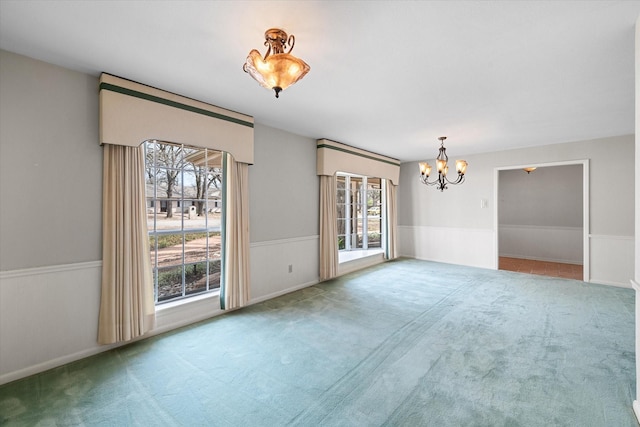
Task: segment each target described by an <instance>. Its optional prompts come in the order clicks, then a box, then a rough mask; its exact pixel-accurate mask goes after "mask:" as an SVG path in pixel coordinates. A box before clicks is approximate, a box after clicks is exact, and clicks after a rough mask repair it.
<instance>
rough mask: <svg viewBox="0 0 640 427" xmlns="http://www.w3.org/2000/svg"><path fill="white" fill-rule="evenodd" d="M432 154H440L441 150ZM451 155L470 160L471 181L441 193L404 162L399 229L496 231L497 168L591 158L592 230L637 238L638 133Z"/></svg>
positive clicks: (399, 201) (416, 166)
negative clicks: (428, 184) (423, 182)
mask: <svg viewBox="0 0 640 427" xmlns="http://www.w3.org/2000/svg"><path fill="white" fill-rule="evenodd" d="M432 154H437V147H435V146H434V149H433V153H432ZM447 154H449V158H450V159H452V160H455V159H458V158H465V160H467V161H468V162H469V167H468V168H467V182H465V183H464V184H462V185H459V186H451V187H450V188H449V189H448V190H445V191H444V192H443V193H441V192H439V191H436V190H435V188H433V187H427V186H425V185H423V184H421V183H420V182H419V179H418V174H419V172H418V164H417V162H408V163H403V164H402V165H401V168H400V181H401V185H400V187H399V189H398V213H399V214H398V224H399V225H401V226H403V225H404V226H434V227H455V228H480V229H492V228H493V220H494V217H493V206H494V196H493V189H494V185H493V182H494V169H495V168H499V167H509V166H518V165H529V164H536V163H553V162H563V161H570V160H583V159H589V161H590V175H591V176H590V203H591V206H590V219H591V224H590V232H591V233H595V234H602V235H613V236H632V235H633V234H634V191H635V190H634V136H633V135H624V136H618V137H611V138H603V139H594V140H588V141H577V142H569V143H565V144H555V145H547V146H541V147H532V148H523V149H517V150H508V151H500V152H496V153H486V154H478V155H473V156H464V155H458V153H455V152H451V153H447ZM461 154H462V153H461ZM480 200H486V201H487V207H486V208H481V207H480Z"/></svg>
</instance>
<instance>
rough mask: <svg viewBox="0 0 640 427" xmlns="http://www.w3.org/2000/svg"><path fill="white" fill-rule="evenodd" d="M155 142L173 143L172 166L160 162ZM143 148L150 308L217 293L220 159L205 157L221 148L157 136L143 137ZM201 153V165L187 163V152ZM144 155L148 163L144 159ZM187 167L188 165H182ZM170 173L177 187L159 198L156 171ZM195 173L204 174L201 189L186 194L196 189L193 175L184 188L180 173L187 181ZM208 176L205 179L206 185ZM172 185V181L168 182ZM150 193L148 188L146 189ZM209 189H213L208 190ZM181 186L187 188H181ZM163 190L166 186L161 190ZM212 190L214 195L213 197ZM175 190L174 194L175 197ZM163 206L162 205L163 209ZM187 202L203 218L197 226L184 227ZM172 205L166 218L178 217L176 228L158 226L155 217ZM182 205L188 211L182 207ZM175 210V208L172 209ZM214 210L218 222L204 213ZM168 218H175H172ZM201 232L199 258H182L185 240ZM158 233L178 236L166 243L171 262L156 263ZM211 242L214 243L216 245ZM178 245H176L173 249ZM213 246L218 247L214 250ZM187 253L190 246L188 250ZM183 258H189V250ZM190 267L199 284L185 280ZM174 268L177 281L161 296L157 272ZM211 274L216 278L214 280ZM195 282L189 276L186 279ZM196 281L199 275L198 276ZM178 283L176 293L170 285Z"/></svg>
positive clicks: (221, 202) (220, 266)
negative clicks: (172, 252)
mask: <svg viewBox="0 0 640 427" xmlns="http://www.w3.org/2000/svg"><path fill="white" fill-rule="evenodd" d="M151 145H152V146H153V147H154V148H153V153H152V156H150V155H149V150H150V146H151ZM160 145H168V146H173V147H177V151H178V152H179V153H180V156H181V157H180V159H179V160H178V161H177V163H176V164H173V165H168V164H166V163H165V164H161V163H159V161H158V147H159V146H160ZM144 150H145V174H146V176H145V184H146V191H145V200H146V213H145V214H146V215H147V236H148V244H149V245H150V252H151V253H150V255H151V264H152V277H153V287H154V302H155V305H156V307H160V306H162V305H163V304H167V303H171V302H175V301H182V300H187V299H189V298H192V297H197V296H202V295H204V294H215V293H217V292H219V290H220V286H221V278H222V269H223V250H224V244H223V241H222V235H223V232H222V231H223V230H222V225H223V223H224V221H223V218H222V215H224V204H225V203H224V200H223V199H224V193H225V191H224V186H225V182H224V162H220V164H212V165H209V164H208V161H209V158H210V159H212V160H213V159H215V158H216V157H220V158H222V156H223V155H224V152H222V151H220V150H214V149H211V148H202V147H193V146H189V145H186V144H180V143H172V142H166V141H158V140H149V141H145V142H144ZM199 153H202V154H203V159H204V163H203V165H199V164H197V162H193V161H191V162H190V161H188V158H189V156H190V155H194V154H199ZM150 159H151V160H152V163H150ZM190 165H191V167H192V169H188V168H189V166H190ZM203 166H204V168H205V169H204V171H203V170H201V169H198V172H196V168H200V167H203ZM169 170H170V171H174V172H178V176H177V177H176V178H175V180H176V182H177V183H178V185H179V187H178V188H177V189H176V188H173V192H174V193H175V194H172V195H171V196H170V195H169V194H167V195H166V197H165V196H163V195H161V194H159V193H161V192H162V191H163V189H162V188H160V185H159V181H160V180H159V179H158V174H159V173H161V171H169ZM198 173H204V174H205V176H204V177H203V180H204V183H203V185H206V186H204V188H203V189H202V190H200V193H196V194H195V195H193V194H187V193H188V192H192V191H193V190H194V188H195V187H196V184H195V182H196V181H195V179H194V181H193V184H192V185H190V186H187V185H185V175H186V176H187V179H189V176H190V175H193V176H192V178H195V177H197V174H198ZM208 180H210V183H207V182H208ZM215 182H217V183H218V184H216V185H215V187H210V185H211V184H212V183H215ZM172 185H175V184H172ZM149 187H151V188H152V191H149V190H150V188H149ZM211 188H214V190H213V191H212V190H211ZM187 189H188V190H189V191H187ZM165 190H166V189H165ZM215 193H218V194H217V195H215V196H214V194H215ZM176 194H177V195H176ZM163 206H165V207H166V209H164V210H163ZM191 206H196V211H197V209H198V207H199V208H200V211H201V212H204V216H203V218H202V219H200V221H202V220H204V225H202V226H200V225H199V224H196V225H194V226H193V227H189V226H188V225H187V224H185V216H187V217H188V218H189V219H190V212H191V209H190V208H191ZM169 209H172V213H171V216H173V215H176V214H177V215H180V219H179V226H178V225H174V226H173V227H169V228H167V227H164V226H163V227H158V219H159V218H160V217H162V216H163V215H166V213H167V211H168V210H169ZM187 209H188V210H189V211H187ZM176 211H177V212H176ZM217 212H219V214H220V218H219V220H217V221H215V220H213V219H212V220H210V219H209V214H210V213H212V214H214V215H215V213H217ZM201 216H202V215H201V214H198V215H197V217H196V219H199V218H198V217H201ZM173 222H176V221H175V220H174V221H173ZM199 234H203V235H204V236H203V237H198V239H204V257H203V256H202V255H201V254H197V255H195V256H196V257H198V256H200V258H199V259H196V260H188V259H187V254H188V250H187V243H188V242H189V241H191V240H194V239H193V237H194V236H195V235H199ZM164 236H180V237H179V240H180V243H178V244H175V245H172V246H170V247H172V248H175V250H178V251H179V252H180V255H179V257H178V259H175V260H173V262H171V263H170V265H160V261H159V253H160V249H161V248H159V240H160V239H162V238H163V237H164ZM216 242H217V244H216ZM179 246H181V247H180V248H179V249H178V248H177V247H179ZM216 246H219V250H218V249H217V247H216ZM191 251H193V249H191ZM189 256H194V255H193V254H191V253H189ZM198 266H203V269H204V271H202V269H200V271H198V270H199V269H198ZM190 267H193V272H191V274H192V275H193V276H195V277H198V275H202V276H203V277H204V286H201V284H200V283H198V284H195V282H189V283H188V277H187V276H188V275H189V274H190V272H188V268H190ZM178 270H180V273H179V274H180V276H181V279H180V283H179V284H178V283H177V282H176V283H174V284H173V285H171V284H170V286H171V287H172V289H171V293H170V294H169V295H167V296H164V297H161V295H160V294H161V289H160V283H159V282H160V274H161V273H163V272H165V273H167V274H169V275H171V274H172V271H173V272H174V273H173V274H174V276H175V275H176V273H177V271H178ZM216 277H217V278H216ZM190 279H192V280H195V278H190ZM200 280H201V279H200ZM178 285H179V286H180V289H179V292H178V291H177V290H176V289H174V288H175V287H177V286H178ZM190 286H191V287H195V290H193V289H192V290H190V289H188V287H190Z"/></svg>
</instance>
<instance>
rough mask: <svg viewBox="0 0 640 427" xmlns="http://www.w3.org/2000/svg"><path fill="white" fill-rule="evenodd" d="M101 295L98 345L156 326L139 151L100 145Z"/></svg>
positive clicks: (124, 339) (141, 149)
mask: <svg viewBox="0 0 640 427" xmlns="http://www.w3.org/2000/svg"><path fill="white" fill-rule="evenodd" d="M103 150H104V159H103V163H104V164H103V192H102V206H103V212H102V290H101V298H100V317H99V323H98V343H100V344H112V343H116V342H121V341H130V340H132V339H134V338H137V337H139V336H141V335H144V334H145V333H147V332H149V331H150V330H151V329H152V328H153V327H154V325H155V305H154V295H153V278H152V271H151V261H150V250H149V239H148V236H147V216H146V203H145V184H144V176H145V175H144V172H145V169H144V149H143V148H142V147H124V146H120V145H109V144H105V145H104V149H103Z"/></svg>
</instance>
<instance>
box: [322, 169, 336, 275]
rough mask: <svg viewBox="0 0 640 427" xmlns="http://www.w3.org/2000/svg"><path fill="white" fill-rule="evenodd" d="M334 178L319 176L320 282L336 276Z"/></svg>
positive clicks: (332, 176)
mask: <svg viewBox="0 0 640 427" xmlns="http://www.w3.org/2000/svg"><path fill="white" fill-rule="evenodd" d="M336 181H337V180H336V176H335V175H330V176H329V175H320V280H321V281H322V280H329V279H332V278H334V277H336V276H337V275H338V219H337V216H338V210H337V201H336V192H337V190H336V184H337V183H336Z"/></svg>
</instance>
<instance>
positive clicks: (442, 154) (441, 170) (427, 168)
mask: <svg viewBox="0 0 640 427" xmlns="http://www.w3.org/2000/svg"><path fill="white" fill-rule="evenodd" d="M438 139H439V140H440V151H439V153H438V157H436V169H438V178H437V179H435V180H434V181H431V182H429V175H430V174H431V165H430V164H429V163H427V162H420V181H421V182H422V183H423V184H426V185H435V186H436V188H437V189H438V190H440V191H444V190H446V189H447V184H451V185H457V184H462V183H463V182H464V173H465V172H466V171H467V162H466V161H465V160H456V170H457V172H458V178H457V179H456V180H455V181H449V178H447V172H449V166H448V165H447V162H448V161H449V157H448V156H447V149H446V148H444V140H445V139H447V137H446V136H441V137H440V138H438Z"/></svg>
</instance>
